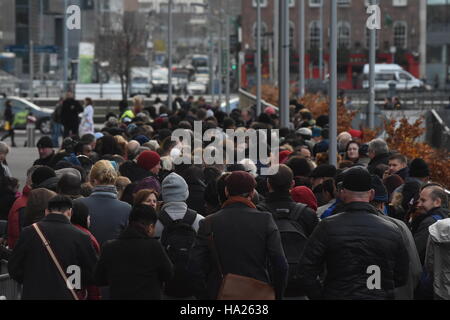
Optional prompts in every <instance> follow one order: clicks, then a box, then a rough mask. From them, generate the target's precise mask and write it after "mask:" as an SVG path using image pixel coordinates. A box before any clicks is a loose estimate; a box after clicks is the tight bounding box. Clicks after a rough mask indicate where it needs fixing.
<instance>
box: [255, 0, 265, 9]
mask: <svg viewBox="0 0 450 320" xmlns="http://www.w3.org/2000/svg"><path fill="white" fill-rule="evenodd" d="M256 1H258V0H252V5H253V8H256V6H257V4H258V3H257V2H256ZM259 3H260V4H261V8H265V7H267V0H259Z"/></svg>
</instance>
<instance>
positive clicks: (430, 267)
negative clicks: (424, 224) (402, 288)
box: [425, 219, 450, 300]
mask: <svg viewBox="0 0 450 320" xmlns="http://www.w3.org/2000/svg"><path fill="white" fill-rule="evenodd" d="M428 230H429V232H430V238H429V241H428V246H427V253H426V260H425V269H426V270H427V271H428V273H429V274H430V275H432V276H433V289H434V293H435V295H437V296H438V297H439V298H441V299H444V300H450V219H444V220H440V221H438V222H436V223H435V224H433V225H431V226H430V227H429V228H428Z"/></svg>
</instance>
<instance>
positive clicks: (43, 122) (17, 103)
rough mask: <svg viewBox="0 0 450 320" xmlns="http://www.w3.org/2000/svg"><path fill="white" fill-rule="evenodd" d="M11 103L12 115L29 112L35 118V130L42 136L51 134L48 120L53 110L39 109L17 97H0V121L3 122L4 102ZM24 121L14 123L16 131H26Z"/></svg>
mask: <svg viewBox="0 0 450 320" xmlns="http://www.w3.org/2000/svg"><path fill="white" fill-rule="evenodd" d="M7 100H9V101H11V105H12V109H13V113H14V114H15V115H17V114H18V113H20V112H25V111H27V110H28V111H31V113H32V114H33V116H35V117H36V119H37V121H36V128H37V129H39V130H40V131H41V132H42V133H43V134H50V133H51V126H50V118H51V115H52V113H53V110H52V109H50V108H41V107H38V106H37V105H35V104H34V103H31V102H30V101H28V100H26V99H24V98H19V97H3V96H2V97H0V120H1V121H3V120H4V119H3V114H4V112H5V102H6V101H7ZM26 125H27V123H26V121H25V122H24V121H20V122H19V123H17V122H16V127H15V128H16V129H26Z"/></svg>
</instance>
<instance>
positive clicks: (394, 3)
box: [392, 0, 408, 7]
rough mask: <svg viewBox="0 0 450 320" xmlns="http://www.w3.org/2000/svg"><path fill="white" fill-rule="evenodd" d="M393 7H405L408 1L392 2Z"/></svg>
mask: <svg viewBox="0 0 450 320" xmlns="http://www.w3.org/2000/svg"><path fill="white" fill-rule="evenodd" d="M392 5H393V6H394V7H405V6H407V5H408V0H392Z"/></svg>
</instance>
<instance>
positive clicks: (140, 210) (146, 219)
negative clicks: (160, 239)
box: [128, 204, 158, 226]
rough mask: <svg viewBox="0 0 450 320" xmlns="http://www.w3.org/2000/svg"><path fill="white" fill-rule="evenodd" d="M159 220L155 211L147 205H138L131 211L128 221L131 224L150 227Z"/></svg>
mask: <svg viewBox="0 0 450 320" xmlns="http://www.w3.org/2000/svg"><path fill="white" fill-rule="evenodd" d="M157 220H158V217H157V215H156V211H155V209H153V208H152V207H150V206H147V205H143V204H140V205H137V206H134V207H133V209H131V212H130V217H129V218H128V221H129V223H130V224H141V225H144V226H149V225H151V224H155V223H156V221H157Z"/></svg>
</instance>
